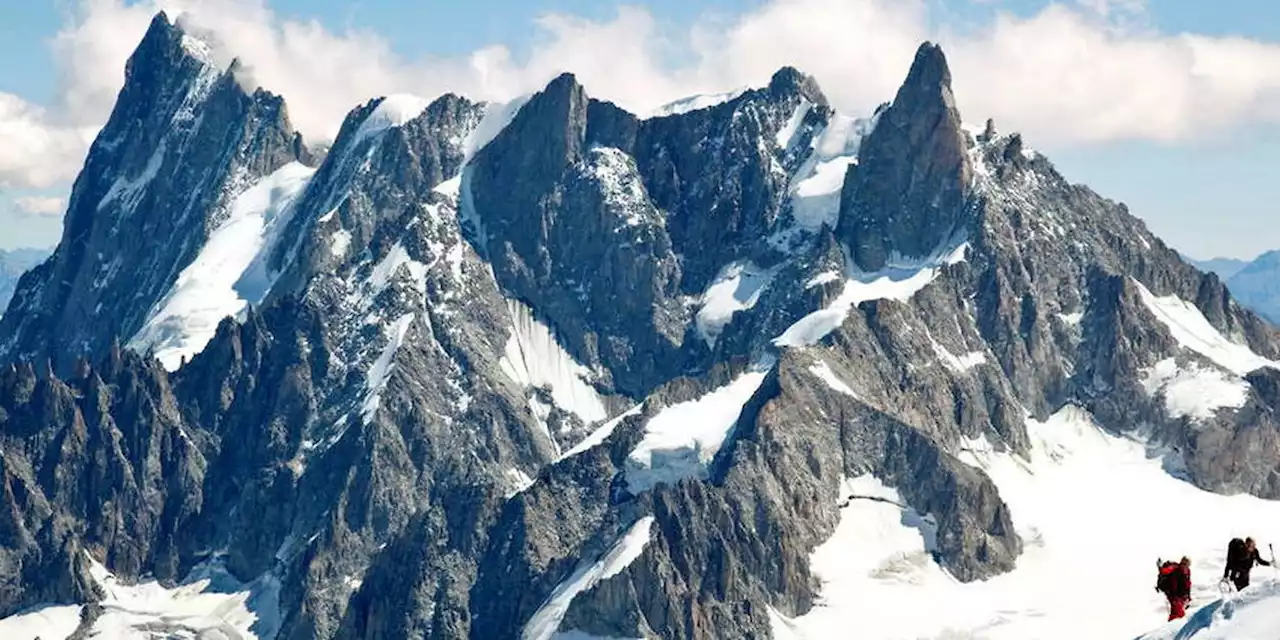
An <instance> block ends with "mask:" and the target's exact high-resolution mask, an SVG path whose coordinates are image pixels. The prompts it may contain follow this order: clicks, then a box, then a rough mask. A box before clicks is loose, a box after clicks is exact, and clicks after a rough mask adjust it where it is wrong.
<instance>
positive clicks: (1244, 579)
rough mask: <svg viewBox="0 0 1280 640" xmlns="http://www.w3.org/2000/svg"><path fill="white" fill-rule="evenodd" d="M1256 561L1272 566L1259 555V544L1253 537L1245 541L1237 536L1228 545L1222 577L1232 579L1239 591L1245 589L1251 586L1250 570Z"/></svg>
mask: <svg viewBox="0 0 1280 640" xmlns="http://www.w3.org/2000/svg"><path fill="white" fill-rule="evenodd" d="M1254 563H1257V564H1260V565H1262V566H1264V567H1269V566H1271V563H1270V562H1267V561H1266V560H1263V559H1262V558H1261V557H1260V556H1259V555H1258V545H1257V544H1256V543H1254V541H1253V538H1245V539H1244V540H1243V541H1242V540H1240V538H1235V539H1233V540H1232V541H1231V542H1230V543H1229V544H1228V545H1227V566H1226V567H1225V568H1223V570H1222V579H1223V580H1230V581H1231V583H1232V584H1234V585H1235V586H1236V590H1237V591H1243V590H1244V588H1245V587H1247V586H1249V572H1250V571H1252V570H1253V565H1254Z"/></svg>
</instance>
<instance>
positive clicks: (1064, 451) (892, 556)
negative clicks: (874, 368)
mask: <svg viewBox="0 0 1280 640" xmlns="http://www.w3.org/2000/svg"><path fill="white" fill-rule="evenodd" d="M1027 426H1028V433H1029V435H1030V437H1031V440H1032V452H1031V454H1030V458H1029V459H1022V458H1020V457H1018V456H1016V455H1014V454H1010V453H999V452H995V451H994V450H992V449H991V448H989V447H986V448H975V449H976V450H970V451H965V452H963V453H962V454H961V459H962V460H965V461H966V462H968V463H969V464H972V465H974V466H977V467H981V468H982V469H984V470H985V471H986V472H987V474H988V475H990V477H991V478H992V480H994V481H995V483H996V485H997V486H998V488H999V491H1000V496H1001V497H1002V498H1003V499H1004V500H1005V502H1006V503H1007V504H1008V506H1009V508H1010V513H1011V515H1012V518H1013V522H1014V526H1015V527H1016V530H1017V532H1018V533H1019V535H1020V536H1022V539H1023V541H1024V544H1025V550H1024V553H1023V555H1022V556H1021V557H1019V559H1018V564H1017V568H1016V569H1015V570H1014V571H1012V572H1010V573H1007V574H1003V575H999V576H995V577H993V578H990V579H988V580H985V581H979V582H973V583H968V584H964V583H960V582H958V581H957V580H955V579H954V578H952V577H951V576H950V575H948V574H947V573H946V572H944V571H943V570H942V569H941V568H940V567H939V566H938V565H937V564H936V563H935V562H934V561H933V560H932V558H931V556H930V555H929V554H928V553H927V551H928V548H929V542H928V536H927V534H926V532H925V531H922V529H921V527H920V526H919V523H918V522H915V516H914V515H913V514H912V512H911V510H910V509H904V508H903V507H902V506H900V505H895V504H893V503H892V502H880V501H874V500H853V501H851V502H850V503H849V505H848V506H847V507H845V508H843V509H842V520H841V522H840V524H839V526H838V527H837V529H836V532H835V534H834V535H833V537H832V538H831V539H830V540H828V541H827V542H826V543H824V544H823V545H822V546H821V547H819V549H818V550H817V551H815V554H814V558H813V566H814V569H815V571H816V572H817V573H818V574H819V577H820V578H821V580H822V582H823V584H822V588H821V591H820V594H819V601H818V603H817V606H816V607H815V608H814V609H813V610H811V611H810V612H809V613H807V614H806V615H803V616H800V617H798V618H796V619H794V620H784V621H780V622H785V623H786V624H785V626H786V627H787V629H785V630H786V631H790V632H791V633H792V636H791V637H795V638H802V639H810V638H813V639H817V638H822V639H827V638H840V637H849V636H848V630H849V628H850V627H849V625H850V624H851V622H855V623H856V625H857V631H858V633H857V637H858V638H860V639H862V640H882V639H894V640H899V639H916V638H935V639H936V638H983V639H984V640H1026V639H1027V638H1036V639H1038V640H1068V639H1069V640H1078V639H1080V638H1102V639H1106V638H1117V639H1124V638H1134V637H1137V636H1139V635H1141V634H1142V633H1144V632H1146V631H1148V630H1150V629H1153V628H1156V627H1159V626H1161V625H1162V624H1163V623H1164V620H1165V619H1166V617H1167V613H1168V609H1167V605H1166V603H1165V601H1164V599H1163V598H1162V597H1161V596H1160V594H1159V593H1157V592H1155V590H1154V589H1153V586H1154V584H1155V568H1156V566H1155V565H1156V559H1157V558H1158V557H1163V558H1174V557H1181V556H1183V555H1187V556H1189V557H1190V558H1191V559H1192V562H1193V565H1192V579H1193V583H1194V586H1193V602H1192V605H1193V607H1196V606H1201V605H1205V604H1208V603H1209V602H1211V601H1212V600H1214V599H1215V598H1216V597H1217V596H1218V591H1217V586H1216V585H1217V582H1218V580H1219V578H1220V577H1221V576H1222V568H1223V561H1224V554H1225V552H1226V545H1227V541H1229V540H1230V539H1231V538H1233V537H1238V536H1244V535H1254V536H1257V537H1259V539H1260V542H1261V543H1263V546H1264V548H1265V543H1266V542H1267V540H1265V539H1262V537H1261V536H1263V535H1266V534H1267V532H1277V531H1280V502H1273V501H1266V500H1261V499H1258V498H1254V497H1251V496H1247V495H1237V496H1224V495H1219V494H1214V493H1210V492H1206V491H1201V490H1199V489H1197V488H1196V487H1194V486H1193V485H1191V484H1189V483H1187V482H1184V481H1182V480H1179V479H1177V478H1175V477H1173V476H1171V475H1169V474H1168V473H1167V472H1166V471H1165V469H1164V466H1163V464H1162V462H1161V459H1160V458H1159V457H1153V456H1150V455H1148V452H1147V447H1146V446H1145V445H1144V444H1142V443H1140V442H1136V441H1133V440H1130V439H1127V438H1122V437H1117V436H1114V435H1110V434H1108V433H1106V432H1104V431H1103V430H1102V429H1100V428H1099V427H1098V426H1096V424H1095V423H1094V422H1093V420H1092V418H1091V417H1090V416H1089V414H1088V413H1086V412H1085V411H1083V410H1081V409H1078V408H1075V407H1067V408H1064V409H1063V410H1061V411H1059V412H1058V413H1057V414H1055V415H1054V416H1053V417H1051V418H1050V419H1049V420H1048V421H1047V422H1044V423H1039V422H1034V421H1029V422H1028V425H1027ZM846 497H847V496H846ZM1169 514H1178V523H1179V524H1178V526H1170V525H1169ZM1269 571H1270V570H1267V569H1264V568H1259V569H1257V570H1255V575H1256V578H1255V581H1261V580H1263V579H1265V578H1266V577H1267V576H1268V574H1269ZM1245 593H1249V592H1248V591H1246V592H1245ZM923 606H927V611H928V615H921V613H922V609H921V607H923ZM1193 617H1194V614H1193ZM1207 637H1217V636H1207ZM1231 637H1235V636H1231ZM1272 637H1274V636H1272Z"/></svg>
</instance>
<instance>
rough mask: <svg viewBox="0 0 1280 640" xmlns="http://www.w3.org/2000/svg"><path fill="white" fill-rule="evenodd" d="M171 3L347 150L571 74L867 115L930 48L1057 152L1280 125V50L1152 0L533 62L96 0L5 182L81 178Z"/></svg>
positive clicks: (781, 2) (653, 37)
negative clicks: (809, 93)
mask: <svg viewBox="0 0 1280 640" xmlns="http://www.w3.org/2000/svg"><path fill="white" fill-rule="evenodd" d="M995 7H996V9H997V10H999V4H996V5H995ZM159 8H164V9H166V10H167V11H169V12H170V15H177V14H179V13H181V12H182V11H184V10H188V11H190V12H191V18H192V22H193V23H194V24H196V25H198V26H199V27H201V28H203V29H207V30H209V31H210V32H212V33H213V34H216V36H217V38H218V39H219V40H221V41H222V43H223V45H224V48H225V50H226V51H229V52H234V53H235V54H236V55H238V56H240V57H241V58H242V60H243V61H244V62H245V63H246V64H247V70H246V73H245V76H244V77H245V78H248V79H250V81H251V82H254V83H257V84H260V85H262V86H264V87H266V88H268V89H269V90H271V91H274V92H276V93H279V94H281V95H283V96H284V97H285V99H286V100H287V101H288V104H289V109H290V114H291V117H292V118H293V121H294V123H295V125H297V126H298V127H299V128H300V129H301V130H303V132H304V133H305V134H307V135H308V137H310V138H313V139H315V138H326V137H329V136H332V135H333V134H334V133H336V131H337V128H338V126H339V124H340V122H341V119H342V117H343V115H345V113H346V112H347V111H348V110H350V109H351V108H352V107H354V106H356V105H357V104H359V103H362V102H364V101H365V100H367V99H369V98H371V97H374V96H377V95H383V94H389V93H396V92H410V93H417V94H419V95H424V96H434V95H438V94H440V93H443V92H445V91H454V92H458V93H462V94H464V95H469V96H472V97H475V98H480V99H501V98H507V97H510V96H513V95H516V94H519V93H524V92H528V91H533V90H536V89H537V88H539V87H540V86H541V85H542V84H543V83H545V82H546V81H547V80H549V79H550V78H551V77H552V76H554V75H555V74H556V73H558V72H560V71H565V70H568V71H573V72H574V73H575V74H577V75H578V77H579V79H580V80H582V81H583V83H584V84H585V85H586V86H587V88H588V90H589V91H590V92H591V93H592V94H593V95H596V96H599V97H602V98H607V99H610V100H614V101H615V102H618V103H619V104H621V105H623V106H625V107H628V108H631V109H633V110H636V111H646V110H648V109H650V108H652V107H655V106H658V105H660V104H662V103H665V102H668V101H670V100H674V99H677V98H679V97H683V96H685V95H688V94H690V93H697V92H711V91H721V90H725V89H731V88H736V87H739V86H743V85H761V84H763V83H764V82H766V81H767V79H768V77H769V75H770V74H771V73H772V72H773V71H775V70H776V69H777V68H778V67H780V66H782V65H784V64H791V65H794V66H796V67H798V68H800V69H801V70H803V71H806V72H808V73H811V74H813V75H815V76H817V78H818V80H819V82H820V83H821V85H822V86H823V88H824V90H825V91H826V92H827V94H828V95H829V96H830V97H831V98H832V100H833V101H834V102H835V103H836V104H837V106H839V107H841V108H843V109H846V110H848V111H851V112H867V111H869V110H871V109H873V108H874V107H875V105H877V104H879V103H880V102H884V101H886V100H889V99H891V98H892V96H893V93H894V92H895V90H896V89H897V86H898V84H899V83H900V82H901V81H902V79H903V77H905V74H906V71H907V67H908V65H909V64H910V61H911V57H912V54H913V52H914V50H915V48H916V46H917V45H918V44H919V43H920V41H922V40H925V39H932V40H936V41H939V42H941V43H942V45H943V47H944V49H945V50H946V52H947V54H948V57H949V59H950V60H951V62H952V67H953V75H954V77H955V84H956V94H957V99H958V100H959V103H960V108H961V110H962V111H963V112H964V113H965V115H966V118H967V119H969V120H972V121H975V122H980V121H981V120H982V119H985V118H987V117H994V118H996V120H997V123H998V124H999V125H1000V128H1001V129H1002V130H1013V129H1016V130H1021V131H1023V132H1025V133H1026V134H1027V136H1028V138H1029V139H1030V140H1031V141H1032V143H1033V144H1037V145H1041V146H1054V145H1064V144H1081V143H1086V144H1087V143H1094V142H1103V141H1110V140H1116V139H1123V138H1141V139H1152V140H1161V141H1182V140H1186V139H1189V138H1192V137H1194V136H1197V135H1209V134H1214V133H1220V132H1221V131H1223V130H1225V129H1227V128H1230V127H1235V126H1244V125H1247V124H1250V123H1257V122H1260V121H1265V122H1275V121H1277V120H1280V46H1278V45H1276V44H1273V43H1265V42H1258V41H1251V40H1244V39H1233V38H1216V37H1208V36H1196V35H1164V34H1159V33H1155V32H1154V31H1152V30H1151V29H1150V27H1149V26H1148V25H1147V23H1146V21H1145V15H1146V5H1145V3H1144V2H1142V0H1076V2H1074V3H1071V4H1061V3H1051V4H1048V5H1047V6H1046V7H1045V8H1044V9H1043V10H1041V11H1040V12H1039V13H1037V14H1035V15H1033V16H1030V17H1016V16H1013V15H1011V14H1007V13H999V14H998V17H997V19H996V20H995V21H994V23H992V24H989V25H987V26H986V27H984V28H982V29H980V30H977V31H974V30H972V29H967V28H966V29H963V30H961V29H957V30H954V31H953V30H948V29H947V27H946V26H945V25H943V26H942V27H931V26H930V24H931V22H930V16H929V15H928V10H927V3H926V2H925V1H924V0H770V1H769V2H767V3H766V4H764V5H763V6H761V7H759V8H758V9H755V10H753V11H751V12H749V13H746V14H743V15H740V16H737V17H734V18H732V19H729V20H727V21H726V20H720V21H717V22H714V23H712V22H710V21H704V22H702V23H699V24H697V25H693V26H691V27H687V28H676V29H672V28H664V27H663V26H661V25H659V24H658V23H657V22H656V21H655V20H654V19H653V18H652V16H650V14H649V13H647V12H646V11H645V10H643V9H639V8H623V9H621V10H620V11H619V12H618V14H617V15H616V16H615V17H614V18H613V19H611V20H607V21H590V20H586V19H582V18H577V17H572V16H566V15H547V16H544V17H542V18H541V19H539V20H538V22H537V25H536V26H537V27H538V28H540V29H541V30H542V31H543V32H544V35H545V36H546V37H543V38H540V39H539V42H540V43H541V44H540V45H539V46H538V47H536V48H535V49H534V50H533V51H532V53H531V54H530V55H529V56H528V57H527V58H524V59H519V60H517V59H516V58H515V57H514V56H513V54H512V53H511V52H510V51H509V50H508V49H506V48H504V47H501V46H491V47H486V48H482V49H478V50H476V51H474V52H473V53H471V54H468V55H465V56H458V57H452V58H428V59H420V60H406V59H403V58H401V57H399V56H397V55H396V54H395V53H394V52H393V51H392V49H391V47H390V46H389V44H388V43H387V42H386V41H385V40H384V39H383V38H381V37H380V36H379V35H377V34H375V33H370V32H364V31H348V32H342V33H336V32H333V31H330V30H329V29H328V28H326V27H324V26H322V25H321V24H319V23H317V22H314V21H298V20H293V19H286V18H283V17H281V16H279V15H277V14H275V13H273V12H272V11H271V10H270V9H269V8H267V7H266V6H265V5H264V4H263V0H143V1H141V2H132V3H128V4H126V3H124V2H123V1H122V0H81V4H80V11H79V12H78V14H77V15H76V17H75V19H74V21H73V22H72V23H71V24H69V25H68V26H67V27H66V28H65V29H64V30H63V31H62V32H60V33H59V34H58V36H57V37H56V38H55V39H54V41H53V51H54V55H55V60H56V61H57V64H58V69H59V79H60V83H59V86H60V88H61V90H60V92H59V98H58V99H57V101H56V103H54V104H50V105H47V107H44V108H41V107H36V106H33V105H31V104H28V103H26V102H23V101H22V100H20V99H18V98H16V97H14V96H11V95H5V94H0V184H8V185H11V186H29V187H44V186H47V185H49V184H53V183H58V182H65V181H67V180H68V179H69V178H71V177H73V176H74V173H75V172H76V171H77V170H78V169H79V167H80V164H81V161H82V157H83V153H84V151H85V149H86V148H87V144H88V141H89V140H90V139H91V137H92V135H93V133H94V132H95V131H96V128H97V127H99V126H101V124H102V123H103V122H104V121H105V119H106V116H107V114H108V113H109V112H110V109H111V105H112V103H113V101H114V100H115V95H116V92H117V91H118V90H119V86H120V83H121V82H122V79H123V68H124V63H125V60H126V58H127V57H128V55H129V53H130V52H131V51H132V49H133V47H134V46H136V44H137V42H138V40H139V39H140V38H141V36H142V34H143V32H144V31H145V29H146V25H147V23H148V22H149V20H150V18H151V16H152V15H153V13H154V12H155V11H156V10H157V9H159ZM677 54H679V55H677ZM673 58H675V59H678V60H681V61H682V62H680V63H677V64H675V65H672V64H669V61H670V60H672V59H673Z"/></svg>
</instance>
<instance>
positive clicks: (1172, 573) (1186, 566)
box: [1156, 556, 1191, 620]
mask: <svg viewBox="0 0 1280 640" xmlns="http://www.w3.org/2000/svg"><path fill="white" fill-rule="evenodd" d="M1156 566H1157V567H1159V568H1160V577H1158V578H1156V591H1159V592H1160V593H1163V594H1164V595H1165V597H1167V598H1169V619H1170V620H1177V619H1178V618H1181V617H1183V616H1185V615H1187V605H1188V604H1189V603H1190V602H1191V558H1188V557H1186V556H1183V557H1182V562H1177V563H1175V562H1164V563H1162V562H1160V561H1159V560H1157V561H1156Z"/></svg>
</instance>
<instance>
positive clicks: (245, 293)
mask: <svg viewBox="0 0 1280 640" xmlns="http://www.w3.org/2000/svg"><path fill="white" fill-rule="evenodd" d="M313 173H315V169H312V168H310V167H307V166H305V165H303V164H301V163H298V162H291V163H289V164H287V165H285V166H283V167H281V168H279V169H277V170H276V171H275V173H272V174H271V175H269V176H267V177H265V178H263V179H261V180H259V181H258V182H257V184H254V185H253V186H251V187H249V188H248V189H246V190H245V191H244V193H241V194H240V195H239V196H238V197H236V199H235V201H234V203H233V204H232V205H231V212H230V215H228V216H227V218H226V220H224V221H223V222H222V224H220V225H219V226H218V228H216V229H214V231H213V233H211V234H210V235H209V240H208V241H207V242H206V243H205V245H204V248H203V249H202V250H201V251H200V255H198V256H196V259H195V260H194V261H193V262H192V263H191V264H190V265H189V266H187V268H186V269H184V270H183V271H182V273H181V274H179V275H178V278H177V280H176V281H175V282H174V283H173V287H172V288H171V289H170V290H169V293H168V294H166V295H165V297H164V298H163V299H161V300H160V302H159V303H157V305H156V309H155V310H154V311H153V312H152V313H151V315H150V317H148V319H147V321H146V324H145V325H143V327H142V329H141V330H139V331H138V333H137V334H136V335H135V336H134V337H133V339H132V340H130V341H129V346H130V347H132V348H134V349H137V350H138V351H140V352H147V351H153V352H154V353H155V357H156V358H157V359H159V360H160V362H161V363H163V364H164V366H165V368H166V369H168V370H170V371H173V370H175V369H177V368H178V367H179V366H180V365H181V364H182V362H183V361H184V360H185V359H190V358H191V356H193V355H195V354H197V353H199V352H200V351H201V350H202V349H204V346H205V345H206V344H208V342H209V339H210V338H212V337H213V334H214V332H215V331H216V330H217V328H218V323H219V322H221V321H222V319H223V318H225V317H226V316H238V315H239V314H240V313H241V312H242V311H244V310H245V308H246V307H247V306H249V305H253V304H257V303H259V302H261V301H262V298H263V296H264V295H265V294H266V292H267V290H269V289H270V288H271V276H270V274H269V273H267V272H266V270H265V267H264V266H263V261H262V260H261V259H260V258H259V256H260V254H262V253H264V252H269V251H271V250H272V249H273V242H274V240H275V239H276V237H278V233H279V230H280V229H281V228H282V227H283V226H284V225H285V224H287V223H288V216H289V213H290V212H291V207H292V205H293V203H294V202H295V201H296V200H297V198H298V196H299V195H300V194H301V193H302V190H303V189H304V188H305V187H306V185H307V181H308V180H310V178H311V175H312V174H313Z"/></svg>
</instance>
